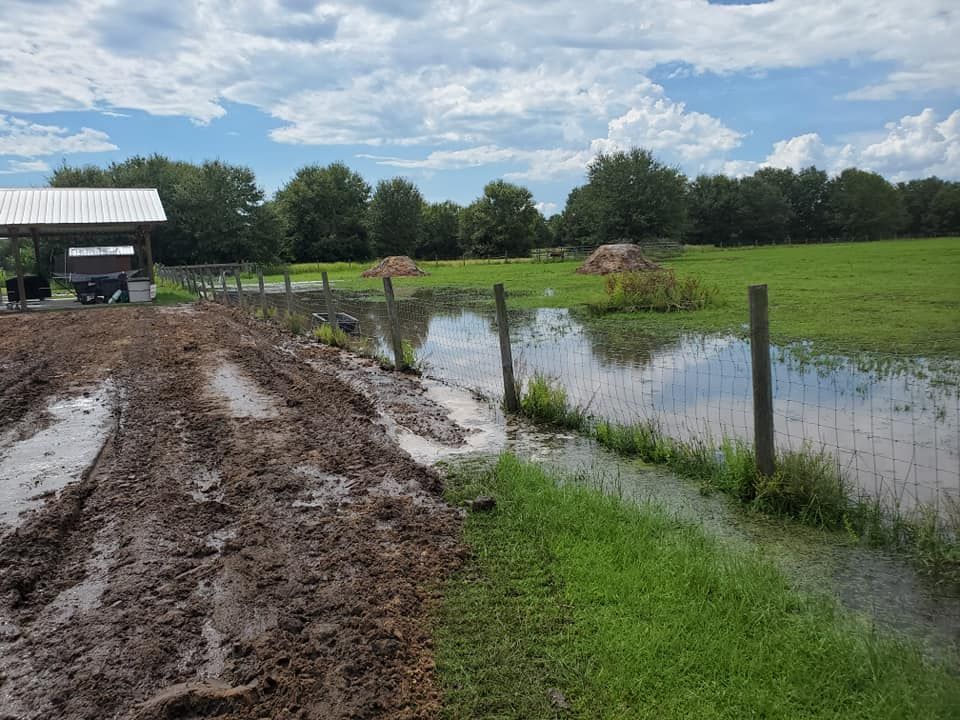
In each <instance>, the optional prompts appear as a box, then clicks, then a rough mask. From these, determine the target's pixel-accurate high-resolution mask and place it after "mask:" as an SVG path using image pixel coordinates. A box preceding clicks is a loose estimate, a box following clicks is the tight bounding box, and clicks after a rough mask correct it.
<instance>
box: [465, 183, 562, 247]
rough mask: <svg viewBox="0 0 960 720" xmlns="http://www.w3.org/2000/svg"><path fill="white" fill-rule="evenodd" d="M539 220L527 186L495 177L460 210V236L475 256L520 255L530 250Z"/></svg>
mask: <svg viewBox="0 0 960 720" xmlns="http://www.w3.org/2000/svg"><path fill="white" fill-rule="evenodd" d="M541 222H543V216H542V215H541V214H540V211H539V210H537V208H536V207H535V206H534V204H533V195H532V193H531V192H530V191H529V190H528V189H527V188H525V187H521V186H520V185H514V184H513V183H508V182H506V181H504V180H494V181H493V182H491V183H487V186H486V187H485V188H484V189H483V195H482V196H481V197H480V198H478V199H477V200H475V201H474V202H473V203H472V204H471V205H470V206H468V207H467V208H465V209H464V211H463V213H462V214H461V217H460V239H461V242H462V243H463V246H464V247H465V248H466V249H468V250H469V251H470V252H471V253H473V254H474V255H476V256H478V257H490V256H494V255H496V256H500V255H504V254H507V255H512V256H513V257H519V256H521V255H526V254H528V253H529V252H530V248H532V247H533V244H534V239H535V237H536V233H537V231H538V224H539V223H541Z"/></svg>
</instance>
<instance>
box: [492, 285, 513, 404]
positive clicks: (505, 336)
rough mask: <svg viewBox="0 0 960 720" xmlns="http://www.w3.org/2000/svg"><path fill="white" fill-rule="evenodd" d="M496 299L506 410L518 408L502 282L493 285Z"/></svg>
mask: <svg viewBox="0 0 960 720" xmlns="http://www.w3.org/2000/svg"><path fill="white" fill-rule="evenodd" d="M493 295H494V297H495V298H496V301H497V332H498V334H499V335H500V365H501V367H502V368H503V404H504V407H505V408H506V410H507V412H512V413H515V412H517V411H519V410H520V400H519V398H518V397H517V383H516V380H515V379H514V376H513V350H512V349H511V347H510V324H509V323H508V322H507V300H506V297H505V295H504V292H503V283H497V284H496V285H494V286H493Z"/></svg>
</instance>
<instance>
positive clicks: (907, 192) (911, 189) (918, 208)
mask: <svg viewBox="0 0 960 720" xmlns="http://www.w3.org/2000/svg"><path fill="white" fill-rule="evenodd" d="M947 184H948V183H947V182H945V181H944V180H941V179H940V178H938V177H928V178H924V179H922V180H911V181H910V182H905V183H899V184H898V185H897V194H898V195H900V202H901V203H902V205H903V211H904V218H903V219H904V223H903V228H902V230H903V232H904V233H906V234H907V235H915V236H923V235H932V234H934V233H936V232H938V230H939V229H938V227H937V222H936V220H935V219H933V218H931V217H930V205H931V203H932V202H933V199H934V198H935V197H936V196H937V193H939V192H940V190H942V189H943V188H944V187H945V186H946V185H947Z"/></svg>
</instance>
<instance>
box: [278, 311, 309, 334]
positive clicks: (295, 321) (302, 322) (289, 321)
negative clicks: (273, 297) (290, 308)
mask: <svg viewBox="0 0 960 720" xmlns="http://www.w3.org/2000/svg"><path fill="white" fill-rule="evenodd" d="M283 322H284V324H285V325H286V327H287V330H289V331H290V332H292V333H293V334H294V335H302V334H303V332H304V331H305V330H306V329H307V318H306V316H304V315H301V314H300V313H290V314H289V315H287V316H286V317H285V318H284V321H283Z"/></svg>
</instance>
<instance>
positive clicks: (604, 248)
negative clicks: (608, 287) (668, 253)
mask: <svg viewBox="0 0 960 720" xmlns="http://www.w3.org/2000/svg"><path fill="white" fill-rule="evenodd" d="M659 269H660V266H659V265H657V264H656V263H655V262H653V261H652V260H647V258H645V257H644V256H643V251H642V250H641V249H640V246H639V245H634V244H633V243H617V244H615V245H601V246H600V247H598V248H597V249H596V250H594V251H593V252H592V253H590V257H588V258H587V259H586V260H584V262H583V265H581V266H580V267H578V268H577V272H578V273H580V274H581V275H609V274H610V273H619V272H632V271H634V270H659Z"/></svg>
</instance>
